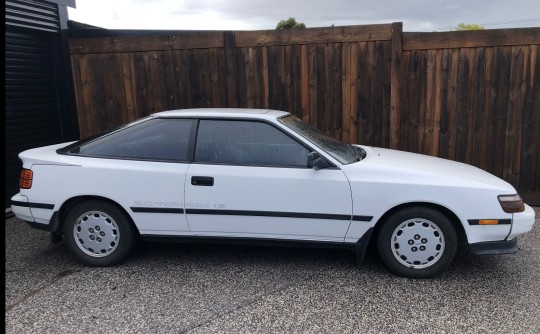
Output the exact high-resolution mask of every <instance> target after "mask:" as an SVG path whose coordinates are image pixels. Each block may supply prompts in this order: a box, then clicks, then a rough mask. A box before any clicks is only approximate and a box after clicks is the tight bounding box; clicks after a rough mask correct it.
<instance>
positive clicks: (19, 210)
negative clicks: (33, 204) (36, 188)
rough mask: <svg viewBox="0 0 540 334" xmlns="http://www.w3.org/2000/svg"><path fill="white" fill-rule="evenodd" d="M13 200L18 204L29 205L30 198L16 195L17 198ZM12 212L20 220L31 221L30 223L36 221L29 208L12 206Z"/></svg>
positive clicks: (14, 197)
mask: <svg viewBox="0 0 540 334" xmlns="http://www.w3.org/2000/svg"><path fill="white" fill-rule="evenodd" d="M11 200H12V201H17V202H24V203H28V198H27V197H26V196H24V195H21V194H16V195H15V196H13V197H11ZM11 211H12V212H13V214H14V215H15V216H17V218H19V219H22V220H24V221H29V222H33V221H34V217H33V216H32V212H31V211H30V208H29V207H25V206H18V205H12V206H11Z"/></svg>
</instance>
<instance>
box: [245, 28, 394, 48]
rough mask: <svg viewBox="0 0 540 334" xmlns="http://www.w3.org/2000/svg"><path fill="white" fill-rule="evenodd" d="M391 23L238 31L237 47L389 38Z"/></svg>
mask: <svg viewBox="0 0 540 334" xmlns="http://www.w3.org/2000/svg"><path fill="white" fill-rule="evenodd" d="M391 27H392V25H391V24H374V25H369V26H347V27H328V28H307V29H301V30H300V29H283V30H256V31H238V32H236V33H235V35H236V36H235V40H236V46H237V47H248V46H271V45H291V44H319V43H342V42H359V41H376V40H377V41H382V40H390V38H391Z"/></svg>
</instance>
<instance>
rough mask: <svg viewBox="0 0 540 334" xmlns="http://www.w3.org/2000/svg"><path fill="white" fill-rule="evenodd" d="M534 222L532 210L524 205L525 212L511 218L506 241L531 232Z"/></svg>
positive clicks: (515, 214)
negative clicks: (510, 226)
mask: <svg viewBox="0 0 540 334" xmlns="http://www.w3.org/2000/svg"><path fill="white" fill-rule="evenodd" d="M534 220H535V214H534V210H533V208H531V207H530V206H528V205H527V204H525V211H523V212H518V213H514V214H513V216H512V228H511V230H510V234H508V237H506V240H511V239H514V238H515V237H517V236H518V235H520V234H523V233H527V232H529V231H530V230H532V228H533V225H534Z"/></svg>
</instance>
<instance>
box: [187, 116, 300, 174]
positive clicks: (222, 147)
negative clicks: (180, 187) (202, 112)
mask: <svg viewBox="0 0 540 334" xmlns="http://www.w3.org/2000/svg"><path fill="white" fill-rule="evenodd" d="M308 153H309V151H308V150H307V149H306V148H305V147H304V146H302V145H300V144H299V143H298V142H296V141H295V140H294V139H292V138H290V137H289V136H288V135H286V134H285V133H283V132H281V131H279V130H278V129H276V128H274V127H273V126H271V125H269V124H266V123H263V122H257V121H235V120H201V121H200V122H199V131H198V134H197V144H196V147H195V161H196V162H208V163H220V164H231V165H251V166H275V167H304V168H306V166H307V156H308Z"/></svg>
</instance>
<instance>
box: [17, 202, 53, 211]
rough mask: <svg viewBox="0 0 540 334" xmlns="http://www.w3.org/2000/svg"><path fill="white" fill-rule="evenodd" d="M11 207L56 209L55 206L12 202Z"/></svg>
mask: <svg viewBox="0 0 540 334" xmlns="http://www.w3.org/2000/svg"><path fill="white" fill-rule="evenodd" d="M11 205H14V206H22V207H25V208H36V209H50V210H52V209H54V204H46V203H32V202H28V203H27V202H21V201H11Z"/></svg>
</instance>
